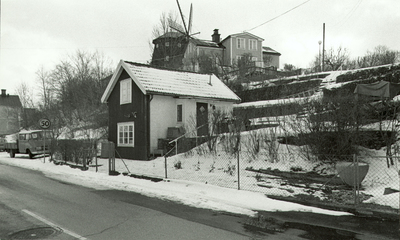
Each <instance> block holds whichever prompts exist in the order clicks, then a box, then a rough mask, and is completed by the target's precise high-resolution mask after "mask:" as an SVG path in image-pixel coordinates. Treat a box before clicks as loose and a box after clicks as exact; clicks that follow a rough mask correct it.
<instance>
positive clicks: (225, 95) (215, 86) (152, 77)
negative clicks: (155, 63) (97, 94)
mask: <svg viewBox="0 0 400 240" xmlns="http://www.w3.org/2000/svg"><path fill="white" fill-rule="evenodd" d="M122 70H125V71H126V72H127V73H128V75H129V76H130V78H131V79H132V80H133V81H134V82H135V84H136V85H137V86H138V87H139V88H140V90H141V91H142V92H143V94H155V95H171V96H180V97H192V98H206V99H215V100H221V101H229V102H240V98H239V97H238V96H237V95H236V94H235V93H234V92H233V91H232V90H230V89H229V88H228V87H227V86H226V85H225V84H224V83H223V82H222V81H221V80H220V79H219V78H218V77H217V76H215V75H213V74H212V75H210V74H199V73H192V72H184V71H177V70H166V69H159V68H155V67H152V66H149V65H145V64H140V63H134V62H128V61H124V60H121V61H120V62H119V64H118V67H117V69H116V71H115V72H114V74H113V76H112V78H111V80H110V82H109V83H108V86H107V88H106V90H105V92H104V94H103V96H102V97H101V102H103V103H105V102H107V100H108V98H109V96H110V94H111V92H112V90H113V89H114V87H115V85H116V83H117V81H118V79H119V76H120V75H121V73H122Z"/></svg>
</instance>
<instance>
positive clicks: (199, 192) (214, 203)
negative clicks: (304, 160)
mask: <svg viewBox="0 0 400 240" xmlns="http://www.w3.org/2000/svg"><path fill="white" fill-rule="evenodd" d="M100 161H101V162H102V163H104V164H105V163H106V162H107V161H108V160H107V159H100ZM0 162H1V163H2V164H8V165H14V166H19V167H23V168H28V169H33V170H37V171H41V172H43V173H44V174H45V175H46V176H48V177H51V178H54V179H58V180H61V181H66V182H71V183H74V184H78V185H82V186H85V187H90V188H95V189H118V190H123V191H133V192H137V193H140V194H143V195H146V196H150V197H156V198H160V199H166V200H171V201H177V202H180V203H182V204H187V205H190V206H193V207H199V208H207V209H213V210H216V211H224V212H232V213H236V214H244V215H249V216H254V215H256V214H257V211H303V212H314V213H320V214H328V215H335V216H341V215H351V214H349V213H346V212H340V211H331V210H325V209H321V208H316V207H308V206H304V205H301V204H296V203H290V202H283V201H278V200H273V199H270V198H268V197H266V196H265V195H264V194H263V193H260V192H250V191H246V190H236V189H229V188H222V187H218V186H214V185H211V184H206V183H199V182H193V181H190V180H175V179H171V180H167V181H165V180H164V181H161V182H152V181H148V180H143V179H136V178H132V177H128V176H123V175H120V176H109V175H108V174H107V173H106V171H105V170H106V169H107V168H108V167H107V166H105V165H103V166H102V167H101V171H99V172H94V168H91V169H90V171H81V170H78V169H73V168H69V167H68V166H65V165H63V166H59V165H55V164H53V163H50V162H48V158H47V160H46V162H43V158H36V159H33V160H31V159H27V158H25V157H18V156H17V157H16V158H9V157H8V156H7V155H6V153H0ZM127 162H128V161H127ZM129 162H130V168H131V169H136V168H139V167H140V165H142V166H141V167H144V165H146V167H150V168H151V165H152V164H159V163H160V160H157V163H154V162H143V163H142V164H138V163H140V162H136V161H129ZM132 163H133V164H132ZM144 163H147V164H144ZM132 165H133V166H132Z"/></svg>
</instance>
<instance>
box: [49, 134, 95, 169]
mask: <svg viewBox="0 0 400 240" xmlns="http://www.w3.org/2000/svg"><path fill="white" fill-rule="evenodd" d="M51 152H52V153H53V155H59V156H60V157H61V158H62V160H63V161H64V162H73V163H76V164H82V165H86V164H87V163H89V162H91V160H92V159H93V158H94V157H95V156H96V153H97V151H96V144H95V143H94V142H92V141H89V140H73V139H62V140H56V141H53V143H52V146H51Z"/></svg>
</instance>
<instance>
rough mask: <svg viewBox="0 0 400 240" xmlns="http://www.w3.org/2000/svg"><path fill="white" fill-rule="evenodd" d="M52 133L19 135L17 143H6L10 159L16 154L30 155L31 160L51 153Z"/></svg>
mask: <svg viewBox="0 0 400 240" xmlns="http://www.w3.org/2000/svg"><path fill="white" fill-rule="evenodd" d="M52 138H53V136H52V132H51V131H43V130H32V131H21V132H19V133H17V136H16V138H15V139H16V141H15V142H6V144H5V149H6V151H7V152H8V153H10V157H12V158H13V157H15V154H16V153H22V154H28V155H29V158H33V157H34V156H35V155H39V154H46V153H50V144H51V139H52Z"/></svg>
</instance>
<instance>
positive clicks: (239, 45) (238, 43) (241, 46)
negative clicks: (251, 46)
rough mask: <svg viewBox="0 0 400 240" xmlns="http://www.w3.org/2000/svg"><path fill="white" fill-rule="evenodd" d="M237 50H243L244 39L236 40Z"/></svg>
mask: <svg viewBox="0 0 400 240" xmlns="http://www.w3.org/2000/svg"><path fill="white" fill-rule="evenodd" d="M237 48H238V49H245V45H244V38H238V39H237Z"/></svg>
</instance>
